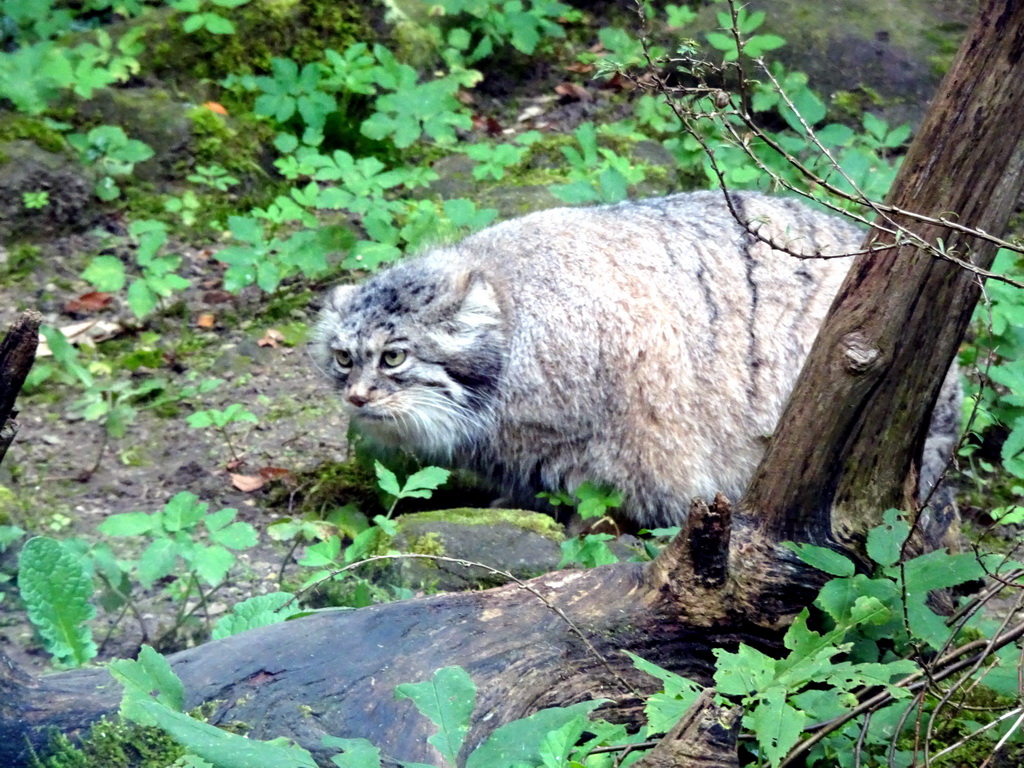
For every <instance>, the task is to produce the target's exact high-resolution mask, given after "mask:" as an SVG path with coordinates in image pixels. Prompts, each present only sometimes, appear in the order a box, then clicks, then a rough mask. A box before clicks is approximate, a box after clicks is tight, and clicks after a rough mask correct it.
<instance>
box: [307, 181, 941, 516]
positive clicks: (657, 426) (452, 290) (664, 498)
mask: <svg viewBox="0 0 1024 768" xmlns="http://www.w3.org/2000/svg"><path fill="white" fill-rule="evenodd" d="M732 199H733V201H734V205H735V207H736V208H737V210H738V211H739V212H740V214H741V216H742V217H743V218H744V219H745V220H746V221H747V222H749V227H751V228H753V229H755V230H757V231H759V233H760V234H762V235H766V236H768V237H769V238H770V239H771V240H772V242H774V243H775V244H777V245H784V246H785V248H786V249H787V250H790V251H793V252H796V253H799V254H802V255H804V256H808V257H812V258H796V257H794V256H792V255H789V254H786V253H783V252H781V251H777V250H773V249H772V248H770V247H769V246H768V245H766V244H765V243H764V242H763V241H761V240H760V239H758V238H757V237H754V236H753V235H752V234H751V233H750V232H749V231H748V230H747V229H746V228H744V227H742V226H740V225H739V224H738V223H737V221H736V220H735V218H734V217H733V215H732V214H731V212H730V211H729V209H728V207H727V206H726V205H725V201H724V198H723V193H722V192H720V191H712V192H695V193H689V194H680V195H674V196H672V197H666V198H660V199H652V200H643V201H639V202H626V203H619V204H617V205H610V206H601V207H595V208H559V209H554V210H548V211H542V212H539V213H533V214H530V215H528V216H524V217H522V218H519V219H514V220H511V221H506V222H504V223H502V224H498V225H497V226H494V227H490V228H489V229H486V230H483V231H481V232H479V233H477V234H475V235H472V236H470V237H468V238H466V239H465V240H463V241H461V242H459V243H457V244H455V245H452V246H447V247H439V248H436V249H434V250H431V251H429V252H428V253H426V254H424V255H422V256H419V257H416V258H413V259H410V260H408V261H405V262H403V263H401V264H399V265H397V266H395V267H393V268H392V269H389V270H387V271H384V272H381V273H380V274H378V275H376V276H374V277H373V278H372V279H370V280H368V281H367V282H366V283H364V284H362V285H360V286H358V287H356V286H339V287H338V288H335V289H334V290H333V291H332V292H331V293H330V295H329V296H328V297H327V300H326V304H325V307H324V309H323V312H322V315H321V318H320V322H319V326H318V331H317V333H316V337H315V341H314V343H313V354H314V358H315V360H316V363H317V365H318V366H319V368H320V369H321V370H322V371H323V372H324V373H326V374H327V375H328V376H329V377H330V378H331V379H332V380H333V381H334V382H335V384H336V385H337V387H338V389H339V390H340V391H341V393H342V396H343V397H345V398H346V400H345V402H346V404H347V406H348V410H349V413H350V414H351V417H352V419H353V421H354V423H355V424H356V425H357V426H358V427H359V428H360V429H361V430H362V432H363V433H364V434H366V435H367V436H368V437H370V438H371V439H373V440H375V441H377V442H379V443H381V444H384V445H390V446H400V447H402V448H404V449H407V450H408V451H410V452H411V453H413V454H415V455H417V456H419V457H420V458H421V459H423V460H424V461H427V462H435V463H441V464H447V465H450V466H458V467H463V468H468V469H471V470H473V471H474V472H476V473H477V474H479V475H480V476H481V477H482V478H484V479H485V480H486V481H488V482H490V483H491V484H492V485H493V486H494V487H495V488H496V489H498V490H499V491H500V492H501V493H502V494H503V495H504V496H505V497H506V500H507V501H509V502H510V503H513V504H517V505H521V506H526V507H537V506H538V502H537V499H536V494H537V492H538V491H556V490H562V489H568V490H572V489H574V488H575V487H577V486H578V485H579V484H580V483H582V482H583V481H585V480H590V481H593V482H597V483H604V484H608V485H611V486H614V487H616V488H618V489H619V490H621V491H623V492H624V493H625V498H626V502H625V506H624V507H623V510H622V513H621V514H622V516H623V517H625V518H627V519H629V520H632V521H633V522H634V523H636V524H638V525H640V526H645V527H655V526H663V525H678V524H680V523H681V522H683V521H684V520H685V518H686V514H687V510H688V509H689V506H690V502H691V499H692V498H693V497H695V496H700V497H705V498H710V497H712V496H713V495H714V494H715V492H717V491H721V492H723V493H725V494H726V496H728V497H730V498H732V499H733V500H736V499H737V498H738V497H739V496H740V494H741V493H742V492H743V490H744V488H745V486H746V484H747V483H748V481H749V480H750V477H751V475H752V473H753V470H754V468H755V467H756V466H757V463H758V461H759V460H760V458H761V455H762V453H763V449H764V445H765V441H766V440H767V438H768V436H769V435H770V434H771V433H772V430H773V429H774V427H775V424H776V421H777V420H778V418H779V415H780V414H781V412H782V408H783V406H784V405H785V402H786V399H787V397H788V396H789V393H790V390H791V389H792V387H793V384H794V381H795V379H796V376H797V374H798V373H799V371H800V368H801V366H802V365H803V362H804V359H805V357H806V356H807V353H808V351H809V349H810V346H811V343H812V341H813V340H814V336H815V334H816V332H817V329H818V326H819V324H820V323H821V321H822V319H823V318H824V316H825V313H826V311H827V310H828V307H829V305H830V303H831V301H832V299H833V297H834V295H835V293H836V290H837V289H838V287H839V285H840V283H841V282H842V280H843V277H844V275H845V273H846V271H847V269H848V267H849V264H850V260H849V259H848V258H813V257H822V256H836V255H841V254H845V253H850V252H852V251H855V250H857V249H858V248H859V246H860V242H861V239H862V236H863V232H862V231H861V230H860V229H858V228H856V227H854V226H852V225H850V224H849V223H848V222H846V221H845V220H843V219H841V218H839V217H835V216H831V215H826V214H823V213H820V212H817V211H814V210H812V209H810V208H808V207H807V206H805V205H803V204H802V203H800V202H798V201H795V200H792V199H788V198H774V197H767V196H764V195H760V194H756V193H734V194H733V195H732ZM339 351H340V352H341V358H342V360H343V361H345V355H346V354H347V355H348V356H349V357H350V358H351V364H350V365H347V366H343V365H340V364H339V362H338V354H337V353H338V352H339ZM385 352H387V353H388V354H387V359H389V360H391V362H394V361H395V360H399V359H401V358H402V356H403V355H404V360H401V362H400V363H398V364H397V365H395V366H394V367H389V366H387V365H386V364H384V362H383V361H382V355H383V353H385ZM959 406H960V385H959V380H958V376H957V374H956V371H955V370H953V371H951V373H950V375H949V376H948V377H947V381H946V384H945V385H944V387H943V392H942V395H941V397H940V401H939V403H938V405H937V407H936V410H935V414H934V416H933V419H932V424H931V433H930V437H929V438H928V442H927V445H926V447H925V453H924V464H923V468H922V473H921V476H922V483H921V488H922V490H924V489H930V487H931V485H932V484H933V483H934V482H935V480H936V478H938V477H939V474H940V472H941V470H942V467H943V465H944V464H945V462H946V460H947V458H948V456H949V454H950V452H951V450H952V448H953V446H954V445H955V442H956V439H957V425H958V423H959Z"/></svg>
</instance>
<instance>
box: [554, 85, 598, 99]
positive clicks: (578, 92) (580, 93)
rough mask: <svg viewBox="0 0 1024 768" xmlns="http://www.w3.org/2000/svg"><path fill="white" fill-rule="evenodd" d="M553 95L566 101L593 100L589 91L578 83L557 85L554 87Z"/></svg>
mask: <svg viewBox="0 0 1024 768" xmlns="http://www.w3.org/2000/svg"><path fill="white" fill-rule="evenodd" d="M555 93H557V94H558V95H559V96H561V97H562V98H564V99H567V100H568V101H591V100H592V99H593V98H594V97H593V96H591V95H590V91H588V90H587V89H586V88H584V87H583V86H582V85H580V84H579V83H570V82H565V83H559V84H558V85H556V86H555Z"/></svg>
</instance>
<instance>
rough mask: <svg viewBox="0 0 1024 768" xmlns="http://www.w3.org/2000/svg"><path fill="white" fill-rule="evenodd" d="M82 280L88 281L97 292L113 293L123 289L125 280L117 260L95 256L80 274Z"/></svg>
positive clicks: (122, 268)
mask: <svg viewBox="0 0 1024 768" xmlns="http://www.w3.org/2000/svg"><path fill="white" fill-rule="evenodd" d="M82 279H83V280H88V281H89V282H90V283H91V284H92V286H93V287H94V288H95V289H96V290H97V291H108V292H115V291H120V290H121V289H122V288H124V284H125V282H126V279H127V278H126V277H125V271H124V264H122V263H121V260H120V259H119V258H117V257H116V256H97V257H96V258H94V259H93V260H92V261H91V262H89V266H88V267H86V268H85V271H84V272H82Z"/></svg>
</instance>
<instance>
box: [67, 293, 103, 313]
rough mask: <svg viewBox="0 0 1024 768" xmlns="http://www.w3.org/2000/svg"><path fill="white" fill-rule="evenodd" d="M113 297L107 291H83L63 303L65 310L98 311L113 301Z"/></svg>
mask: <svg viewBox="0 0 1024 768" xmlns="http://www.w3.org/2000/svg"><path fill="white" fill-rule="evenodd" d="M113 301H114V297H113V296H111V295H110V294H109V293H101V292H100V291H90V292H89V293H83V294H82V295H81V296H79V297H78V298H77V299H71V300H70V301H68V302H67V303H66V304H65V305H64V311H65V312H98V311H100V310H101V309H106V308H107V307H109V306H110V305H111V303H113Z"/></svg>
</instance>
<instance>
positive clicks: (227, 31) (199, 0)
mask: <svg viewBox="0 0 1024 768" xmlns="http://www.w3.org/2000/svg"><path fill="white" fill-rule="evenodd" d="M169 2H170V6H171V7H172V8H174V10H176V11H179V12H181V13H187V14H188V15H187V16H186V17H185V20H184V21H182V23H181V28H182V29H184V30H185V31H186V32H189V33H192V32H198V31H199V30H201V29H205V30H206V31H207V32H209V33H210V34H211V35H233V34H234V33H235V25H234V24H232V23H231V20H230V19H228V18H227V17H225V16H222V15H221V14H219V13H217V12H216V11H203V10H202V8H203V7H204V6H205V5H207V4H209V5H212V6H215V7H219V8H228V9H233V8H238V7H239V6H242V5H245V4H246V3H248V2H249V0H169Z"/></svg>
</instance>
